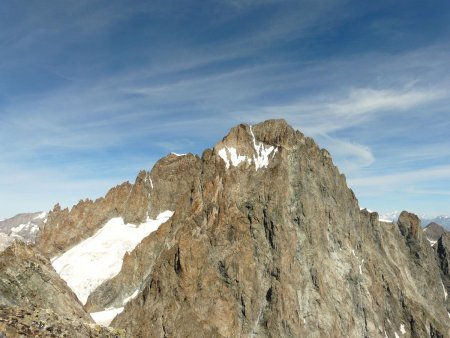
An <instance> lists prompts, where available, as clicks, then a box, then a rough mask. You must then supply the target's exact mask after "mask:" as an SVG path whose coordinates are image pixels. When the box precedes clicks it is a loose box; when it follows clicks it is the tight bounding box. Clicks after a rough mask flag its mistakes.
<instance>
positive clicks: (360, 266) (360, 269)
mask: <svg viewBox="0 0 450 338" xmlns="http://www.w3.org/2000/svg"><path fill="white" fill-rule="evenodd" d="M363 264H364V259H363V260H362V261H361V264H360V265H359V274H360V275H362V266H363Z"/></svg>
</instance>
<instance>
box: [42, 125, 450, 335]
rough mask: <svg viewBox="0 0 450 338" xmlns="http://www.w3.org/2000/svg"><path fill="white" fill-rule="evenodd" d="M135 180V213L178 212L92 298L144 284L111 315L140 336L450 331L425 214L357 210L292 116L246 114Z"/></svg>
mask: <svg viewBox="0 0 450 338" xmlns="http://www.w3.org/2000/svg"><path fill="white" fill-rule="evenodd" d="M138 179H139V177H138ZM136 182H137V183H136V184H140V185H141V186H142V187H143V188H142V193H139V192H138V190H136V191H137V193H136V194H137V196H139V198H137V197H135V198H134V200H135V201H138V202H136V205H139V206H140V207H139V208H137V209H134V210H135V212H136V214H137V215H142V214H146V213H148V214H150V215H152V216H154V215H156V214H158V212H161V211H163V210H166V209H170V210H174V211H175V213H174V215H173V216H172V218H171V219H170V220H169V221H167V222H166V223H164V224H162V225H161V226H160V227H159V229H158V230H157V231H155V232H154V233H152V234H150V235H149V236H148V237H147V238H145V239H144V240H143V241H142V242H141V243H140V244H139V245H138V246H137V247H136V248H135V250H133V251H132V252H131V253H130V254H128V255H126V257H125V259H124V262H123V266H122V270H121V273H119V275H117V276H116V277H114V278H113V279H111V280H109V281H106V282H105V283H104V284H102V285H101V286H100V287H99V288H98V289H97V290H96V291H94V292H93V293H92V294H91V296H90V297H89V299H88V302H87V304H86V307H87V308H88V309H89V311H91V310H95V311H100V310H103V309H105V308H108V307H117V306H122V304H123V303H124V299H130V296H131V295H137V296H135V298H133V299H131V300H130V301H129V302H128V303H127V304H126V305H125V309H124V311H123V312H122V313H121V314H119V315H118V316H117V317H116V319H115V320H114V321H113V322H112V324H111V325H112V326H114V327H118V328H123V329H125V330H127V331H128V333H129V334H131V335H132V336H134V337H163V336H164V337H181V336H183V337H253V336H255V337H256V336H258V337H384V336H388V337H394V336H397V335H398V336H405V337H427V336H431V337H446V336H450V326H449V319H448V314H447V310H446V307H445V296H444V292H443V288H442V284H441V275H440V274H441V272H440V271H441V270H440V269H439V267H438V264H436V259H435V252H434V251H433V248H432V247H431V246H430V245H429V243H427V240H426V238H425V236H424V235H423V231H422V229H421V228H420V222H419V220H418V218H417V216H415V215H412V214H409V213H406V212H404V213H402V214H401V215H400V218H399V221H398V224H395V223H385V222H380V221H379V218H378V215H377V214H376V213H369V212H368V211H367V210H363V211H360V209H359V206H358V202H357V200H356V197H355V195H354V194H353V192H352V191H351V190H350V189H349V188H348V187H347V185H346V180H345V177H344V176H343V175H342V174H340V173H339V171H338V169H337V168H336V167H335V166H334V165H333V163H332V160H331V157H330V155H329V153H328V152H327V151H326V150H323V149H320V148H319V147H318V146H317V145H316V144H315V143H314V141H313V140H312V139H310V138H307V137H305V136H304V135H303V134H301V133H300V132H298V131H295V130H293V129H292V128H291V127H290V126H289V125H288V124H287V123H286V122H285V121H283V120H270V121H266V122H264V123H261V124H258V125H255V126H252V127H250V126H248V125H239V126H237V127H235V128H233V129H232V130H231V131H230V133H229V134H228V135H227V136H226V137H225V138H224V139H223V140H222V141H221V142H219V143H218V144H217V145H216V146H215V147H214V148H213V149H208V150H206V151H205V152H204V153H203V155H202V157H201V158H199V157H196V156H193V155H187V156H181V157H175V155H171V156H169V157H166V158H164V159H162V160H161V161H160V162H158V163H157V164H156V165H155V168H154V169H153V170H152V172H151V173H150V174H149V175H144V174H140V183H138V180H137V181H136ZM144 188H145V189H144ZM125 190H130V187H129V186H128V187H127V188H126V189H125ZM145 194H148V195H147V198H145ZM119 200H120V201H121V202H120V205H123V201H122V199H119V198H117V199H116V201H119ZM146 201H147V202H146ZM96 203H97V202H96ZM116 208H117V204H116ZM109 210H113V211H114V208H110V209H109ZM120 210H126V208H123V209H120ZM142 210H144V212H142ZM57 212H58V213H61V211H57ZM71 212H73V210H72V211H71ZM114 212H116V213H117V212H118V210H116V211H114ZM114 212H112V211H109V212H108V215H110V214H111V213H114ZM68 213H69V212H68V211H66V215H67V214H68ZM66 217H67V216H66ZM92 217H93V216H92ZM69 218H70V217H69ZM85 219H87V218H85ZM49 220H50V218H49ZM51 223H52V224H64V223H61V222H56V221H53V220H52V222H51ZM94 223H95V222H94ZM91 224H93V223H92V222H91ZM55 227H56V228H57V226H55ZM67 229H70V226H69V224H68V225H67ZM50 242H51V241H50ZM41 247H43V245H41ZM131 298H132V297H131Z"/></svg>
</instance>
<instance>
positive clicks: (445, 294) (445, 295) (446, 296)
mask: <svg viewBox="0 0 450 338" xmlns="http://www.w3.org/2000/svg"><path fill="white" fill-rule="evenodd" d="M441 285H442V290H444V298H445V300H447V298H448V294H447V290H445V286H444V283H443V282H442V280H441Z"/></svg>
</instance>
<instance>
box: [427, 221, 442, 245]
mask: <svg viewBox="0 0 450 338" xmlns="http://www.w3.org/2000/svg"><path fill="white" fill-rule="evenodd" d="M423 231H424V233H425V235H426V236H427V238H428V240H429V241H430V243H432V244H434V243H436V242H437V241H438V239H439V238H440V237H441V236H442V235H443V234H444V232H445V229H444V228H443V227H442V226H440V225H439V224H437V223H435V222H431V223H430V224H428V225H427V226H426V227H425V228H424V229H423Z"/></svg>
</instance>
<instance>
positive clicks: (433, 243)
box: [427, 238, 437, 246]
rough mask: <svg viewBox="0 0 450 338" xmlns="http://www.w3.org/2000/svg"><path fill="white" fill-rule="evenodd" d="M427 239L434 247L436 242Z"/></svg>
mask: <svg viewBox="0 0 450 338" xmlns="http://www.w3.org/2000/svg"><path fill="white" fill-rule="evenodd" d="M427 239H428V242H430V244H431V246H434V245H435V244H436V243H437V241H432V240H431V239H429V238H427Z"/></svg>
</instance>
